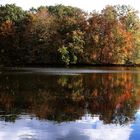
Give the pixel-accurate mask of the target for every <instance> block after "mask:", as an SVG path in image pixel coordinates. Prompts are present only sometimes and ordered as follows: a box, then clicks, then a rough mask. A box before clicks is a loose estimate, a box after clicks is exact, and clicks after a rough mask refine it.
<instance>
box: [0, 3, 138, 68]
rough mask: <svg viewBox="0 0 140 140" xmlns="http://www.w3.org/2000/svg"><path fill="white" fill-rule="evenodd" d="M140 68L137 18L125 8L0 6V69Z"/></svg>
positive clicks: (131, 11) (121, 6) (136, 13)
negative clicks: (88, 10) (52, 66)
mask: <svg viewBox="0 0 140 140" xmlns="http://www.w3.org/2000/svg"><path fill="white" fill-rule="evenodd" d="M31 64H33V65H36V64H37V65H40V64H62V65H72V64H105V65H108V64H124V65H125V64H140V19H139V16H138V12H137V11H136V10H135V9H133V8H132V7H130V6H126V5H115V6H110V5H108V6H106V7H105V8H104V9H103V10H102V11H100V12H97V11H93V12H91V13H86V12H85V11H83V10H81V9H79V8H77V7H72V6H64V5H55V6H41V7H39V8H37V9H35V8H31V9H30V10H28V11H24V10H23V9H22V8H21V7H18V6H16V5H15V4H6V5H4V6H2V5H1V6H0V65H8V66H11V65H12V66H15V65H31Z"/></svg>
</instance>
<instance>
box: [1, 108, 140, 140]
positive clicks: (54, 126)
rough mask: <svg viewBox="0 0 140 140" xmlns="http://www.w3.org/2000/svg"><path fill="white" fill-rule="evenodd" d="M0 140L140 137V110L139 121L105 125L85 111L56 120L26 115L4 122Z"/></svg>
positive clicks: (87, 139)
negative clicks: (73, 118) (72, 118)
mask: <svg viewBox="0 0 140 140" xmlns="http://www.w3.org/2000/svg"><path fill="white" fill-rule="evenodd" d="M0 126H1V127H0V140H118V139H119V140H129V139H131V140H134V139H135V140H138V139H139V137H140V134H139V132H140V127H139V126H140V110H138V111H137V113H136V120H135V121H134V122H131V123H130V122H129V123H127V124H125V125H118V124H117V125H116V124H104V123H103V122H102V121H100V120H99V116H95V117H91V115H90V114H85V115H84V116H83V117H82V118H81V119H79V120H76V121H71V122H63V123H56V122H53V121H43V120H42V121H40V120H37V119H36V118H35V117H33V118H31V117H30V116H28V115H22V116H21V117H20V119H17V120H16V121H15V122H14V123H13V122H5V121H0Z"/></svg>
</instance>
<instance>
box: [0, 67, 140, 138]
mask: <svg viewBox="0 0 140 140" xmlns="http://www.w3.org/2000/svg"><path fill="white" fill-rule="evenodd" d="M0 140H140V68H122V67H119V68H105V67H104V68H83V69H81V68H79V69H76V68H73V69H70V68H42V69H41V68H33V69H32V68H23V69H18V68H8V69H7V68H6V69H1V70H0Z"/></svg>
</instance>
